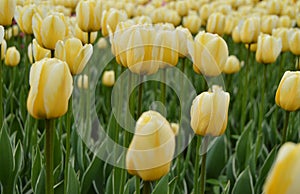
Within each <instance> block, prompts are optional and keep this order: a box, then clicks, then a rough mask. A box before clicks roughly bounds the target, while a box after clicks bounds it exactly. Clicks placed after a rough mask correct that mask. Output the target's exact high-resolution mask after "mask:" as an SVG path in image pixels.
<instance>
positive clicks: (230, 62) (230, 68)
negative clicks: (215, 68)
mask: <svg viewBox="0 0 300 194" xmlns="http://www.w3.org/2000/svg"><path fill="white" fill-rule="evenodd" d="M240 69H241V64H240V61H239V59H238V58H237V57H236V56H234V55H230V56H229V57H228V59H227V61H226V63H225V66H224V69H223V72H224V73H226V74H232V73H236V72H239V71H240Z"/></svg>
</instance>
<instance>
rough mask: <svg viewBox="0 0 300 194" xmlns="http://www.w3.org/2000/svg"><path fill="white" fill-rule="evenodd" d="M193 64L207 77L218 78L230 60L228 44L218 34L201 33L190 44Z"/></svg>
mask: <svg viewBox="0 0 300 194" xmlns="http://www.w3.org/2000/svg"><path fill="white" fill-rule="evenodd" d="M188 50H189V54H190V56H191V57H192V60H193V64H194V65H195V66H197V68H198V69H199V70H200V71H201V73H202V74H204V75H206V76H218V75H220V74H221V72H222V71H223V68H224V65H225V63H226V61H227V58H228V47H227V44H226V42H225V41H224V40H223V39H222V38H221V37H220V36H219V35H217V34H211V33H205V32H199V33H198V34H197V36H196V37H195V40H194V41H193V42H191V41H189V42H188Z"/></svg>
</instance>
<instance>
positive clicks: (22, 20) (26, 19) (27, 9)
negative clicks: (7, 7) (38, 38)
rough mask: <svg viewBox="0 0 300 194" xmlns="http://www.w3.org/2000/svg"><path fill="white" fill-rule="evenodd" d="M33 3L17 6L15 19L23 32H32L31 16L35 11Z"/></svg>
mask: <svg viewBox="0 0 300 194" xmlns="http://www.w3.org/2000/svg"><path fill="white" fill-rule="evenodd" d="M35 9H36V6H35V5H32V4H30V5H25V6H24V7H21V6H17V9H16V13H15V19H16V21H17V23H18V25H19V27H20V29H21V31H22V32H24V33H25V34H33V31H32V17H33V15H34V13H35Z"/></svg>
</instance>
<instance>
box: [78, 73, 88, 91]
mask: <svg viewBox="0 0 300 194" xmlns="http://www.w3.org/2000/svg"><path fill="white" fill-rule="evenodd" d="M77 86H78V88H80V89H88V87H89V79H88V76H87V75H85V74H84V75H79V76H78V79H77Z"/></svg>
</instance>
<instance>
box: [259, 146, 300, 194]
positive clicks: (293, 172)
mask: <svg viewBox="0 0 300 194" xmlns="http://www.w3.org/2000/svg"><path fill="white" fill-rule="evenodd" d="M299 164H300V144H294V143H291V142H287V143H285V144H283V145H282V146H281V148H280V150H279V152H278V155H277V158H276V160H275V162H274V164H273V167H272V169H271V170H270V172H269V175H268V177H267V179H266V182H265V185H264V193H265V194H274V193H280V194H297V193H300V187H299V182H300V165H299Z"/></svg>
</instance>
